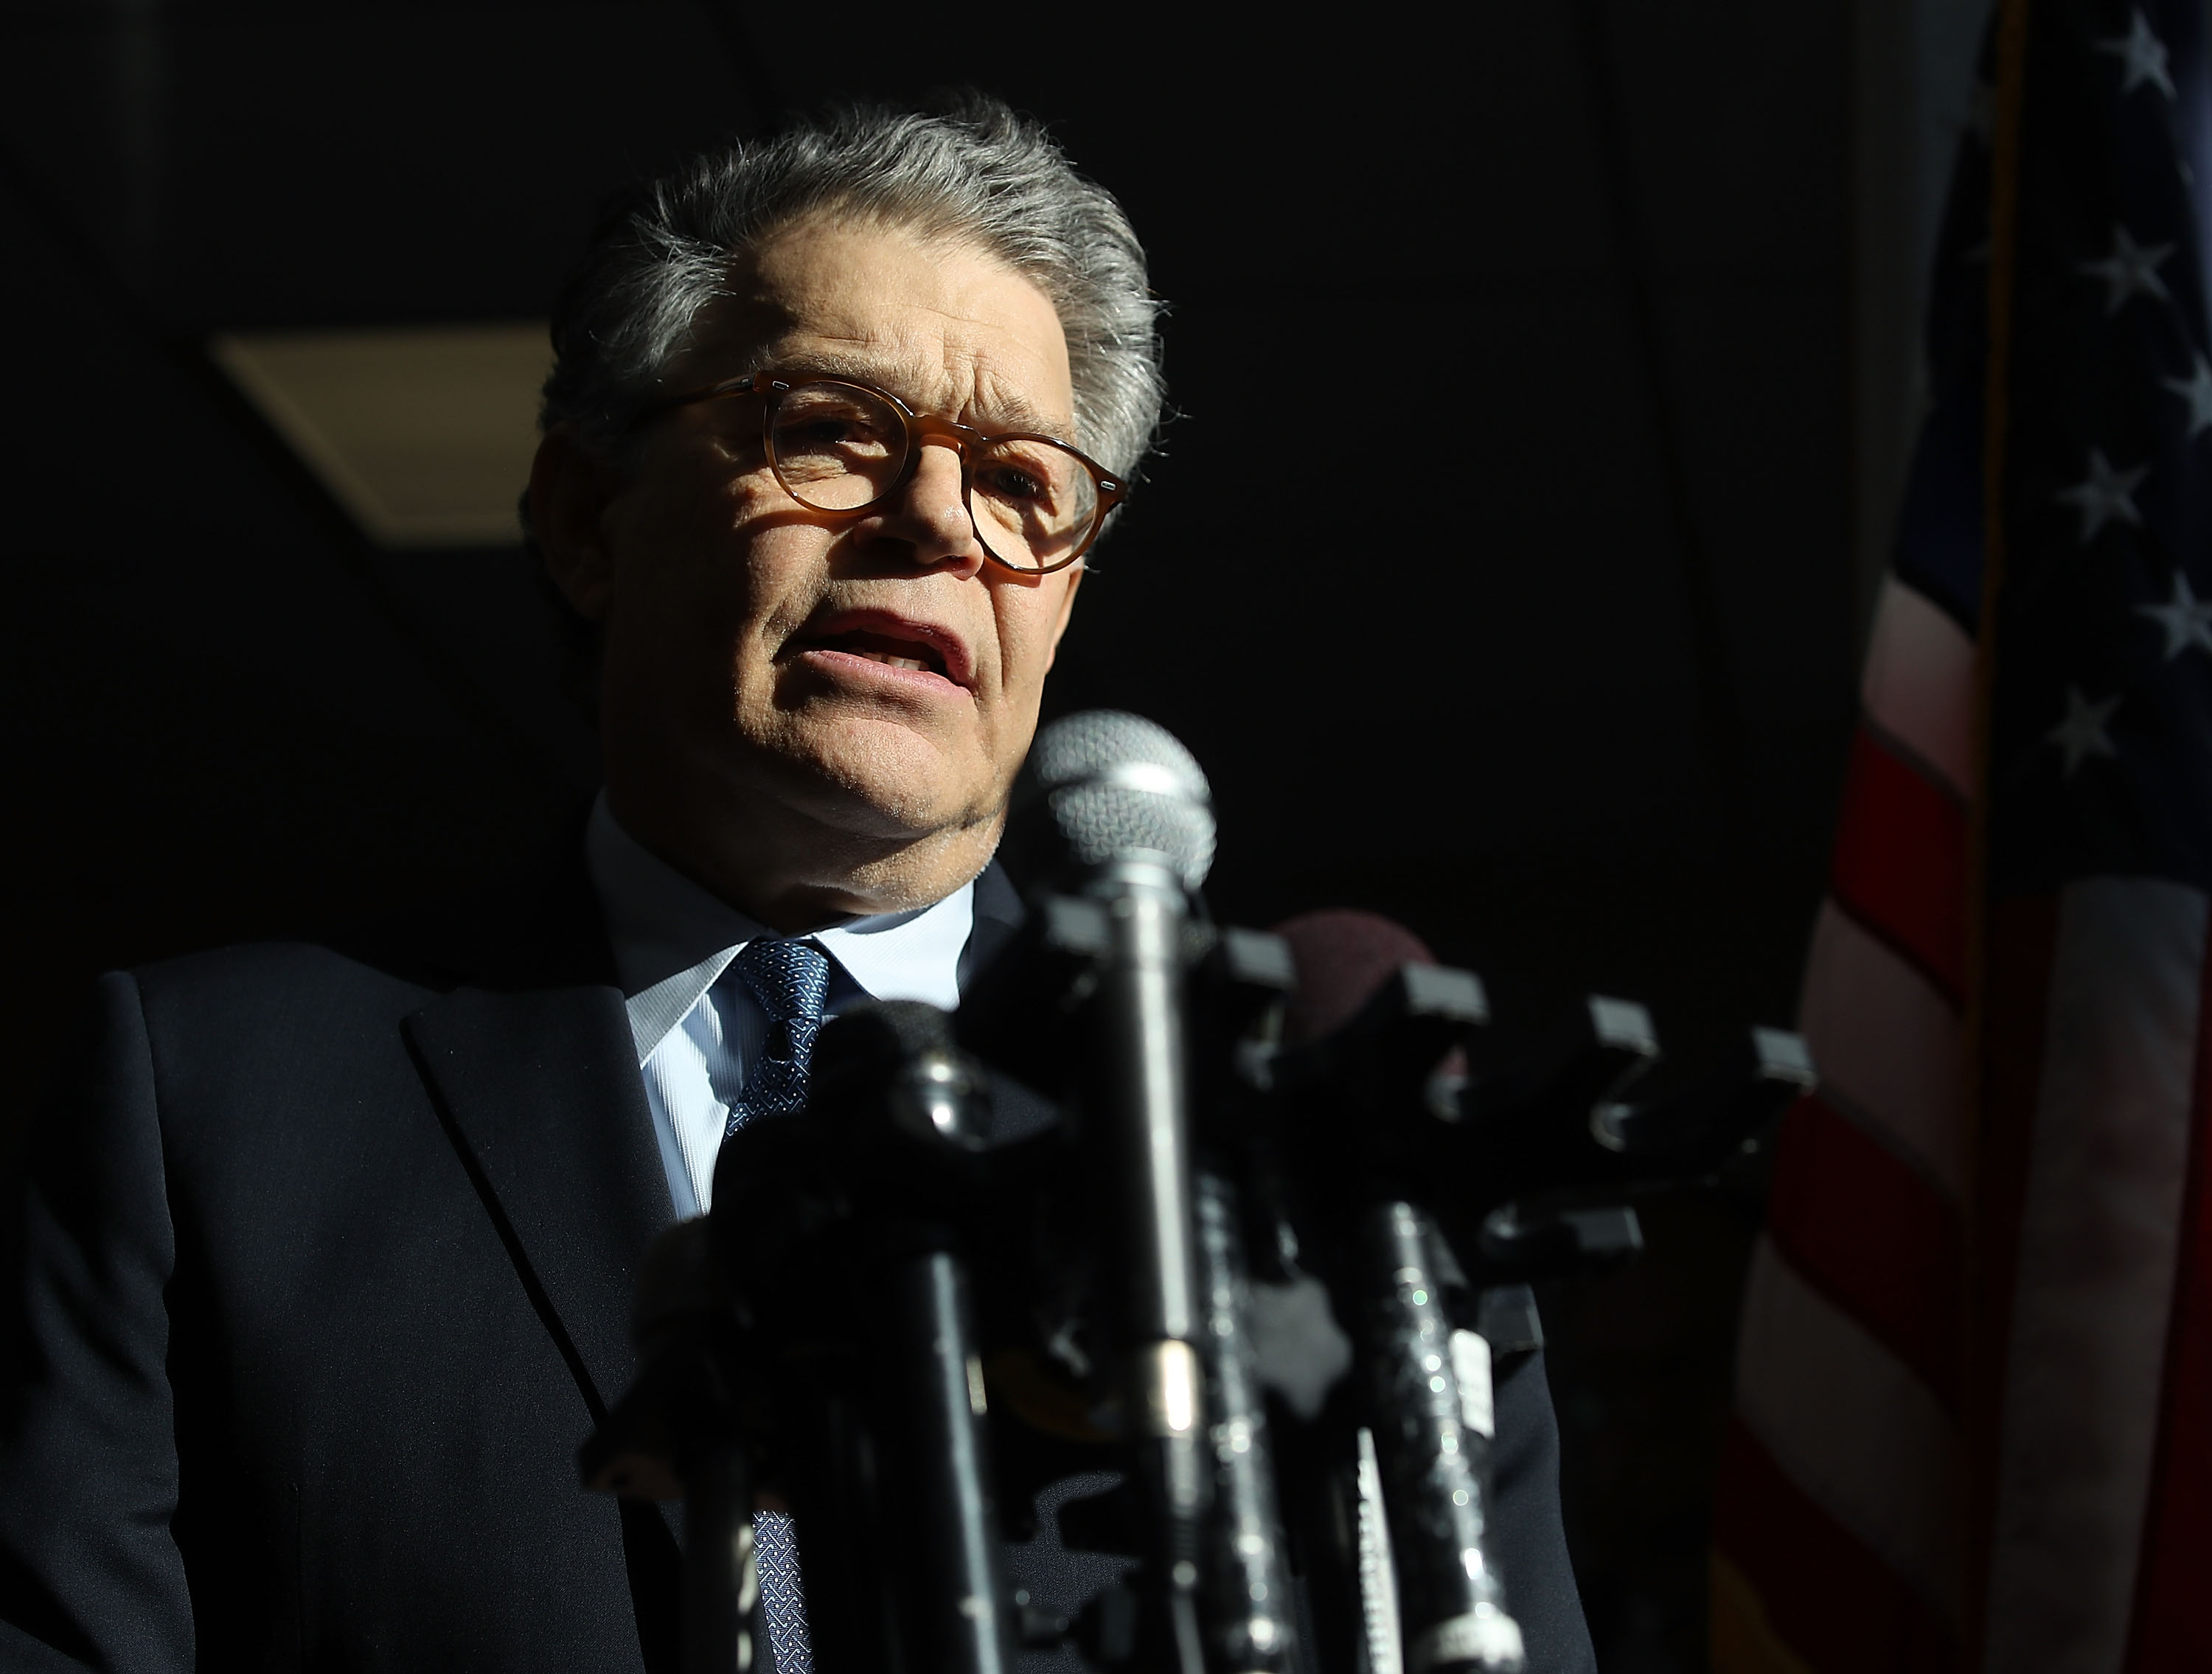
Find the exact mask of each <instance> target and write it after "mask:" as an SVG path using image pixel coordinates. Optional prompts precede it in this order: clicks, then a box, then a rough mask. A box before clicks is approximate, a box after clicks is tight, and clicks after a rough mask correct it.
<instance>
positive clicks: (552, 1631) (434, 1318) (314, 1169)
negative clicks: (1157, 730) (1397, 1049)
mask: <svg viewBox="0 0 2212 1674" xmlns="http://www.w3.org/2000/svg"><path fill="white" fill-rule="evenodd" d="M1019 913H1020V909H1019V906H1018V901H1016V899H1015V897H1014V895H1013V892H1012V889H1010V888H1009V887H1008V886H1007V885H1006V882H1005V881H1004V879H1003V876H1001V875H1000V874H998V873H997V872H996V870H995V869H994V871H993V872H992V873H990V874H987V877H986V881H985V883H984V885H983V886H982V887H981V889H979V895H978V928H977V935H976V942H975V944H974V945H973V946H972V947H971V949H970V953H971V960H970V961H969V962H971V963H972V962H974V960H975V959H976V958H980V957H981V955H984V954H985V953H987V951H988V950H989V949H991V948H992V947H993V946H994V945H995V944H996V942H997V941H998V940H999V939H1002V938H1003V937H1004V936H1005V935H1006V933H1007V932H1008V931H1010V930H1011V928H1012V924H1013V923H1014V922H1015V921H1016V920H1018V917H1019ZM463 968H465V969H466V971H467V972H468V973H469V974H470V975H471V977H472V979H473V980H471V981H469V982H466V983H463V982H460V981H459V980H458V979H459V973H460V971H461V970H462V969H463ZM612 971H613V967H612V960H611V956H610V955H609V953H608V951H607V948H606V944H605V937H604V935H603V933H602V932H601V931H600V930H599V918H598V913H597V911H596V907H595V906H594V904H593V903H592V900H591V898H590V895H589V893H588V886H587V885H586V884H585V883H584V882H583V880H582V878H581V876H580V870H578V871H575V872H574V873H573V874H572V875H571V876H569V877H568V879H567V881H566V882H565V883H563V884H562V886H561V887H560V888H559V889H556V891H555V893H554V896H553V898H552V899H551V900H550V901H549V902H548V903H547V904H545V905H543V906H541V907H539V908H538V910H536V911H535V912H534V913H531V914H529V915H526V918H525V919H524V920H523V921H522V922H520V924H519V925H510V926H509V927H508V929H507V930H506V931H502V932H500V933H497V934H495V935H492V936H490V937H486V938H483V939H480V940H479V941H477V943H475V944H474V945H473V946H472V947H471V948H470V949H469V950H468V951H467V952H466V953H465V955H463V956H459V957H458V958H456V957H452V956H449V957H447V958H445V959H443V960H428V961H426V960H424V959H422V958H421V957H419V956H416V955H410V956H409V957H408V958H407V959H405V960H394V959H392V958H386V957H379V958H376V959H368V958H360V957H349V956H346V955H341V954H339V953H337V952H333V951H331V950H329V949H324V948H319V947H307V946H264V947H251V948H241V949H231V950H228V951H223V952H219V953H213V954H208V955H197V956H194V957H191V958H186V959H181V960H177V961H171V962H168V963H165V964H161V965H156V966H154V967H149V968H147V969H144V970H142V971H138V972H136V973H129V974H117V975H112V976H109V977H107V978H106V979H105V980H103V981H102V983H101V984H100V987H99V991H98V997H97V1005H96V1016H95V1019H94V1028H93V1031H92V1034H91V1037H90V1039H89V1040H88V1042H87V1043H86V1044H84V1045H83V1046H81V1047H80V1048H79V1049H78V1055H77V1056H75V1057H73V1058H71V1060H70V1063H69V1064H68V1066H67V1067H68V1069H69V1071H70V1075H71V1078H72V1079H71V1084H70V1088H69V1090H68V1093H67V1095H66V1096H65V1097H64V1098H63V1099H62V1100H61V1101H58V1104H57V1105H56V1106H55V1107H53V1108H52V1109H51V1110H50V1111H49V1112H48V1113H46V1115H45V1116H44V1118H43V1119H41V1120H40V1121H39V1122H38V1123H37V1124H36V1125H35V1126H34V1128H33V1131H32V1133H31V1135H30V1136H29V1138H28V1140H27V1146H26V1156H25V1164H24V1168H23V1173H22V1180H21V1186H20V1187H19V1188H11V1192H10V1197H9V1219H10V1224H9V1226H8V1227H7V1228H6V1233H7V1236H8V1240H9V1259H10V1262H11V1265H13V1266H14V1267H15V1271H13V1272H11V1273H9V1275H8V1276H7V1280H8V1289H7V1293H6V1295H5V1296H4V1297H0V1329H4V1331H5V1337H4V1339H0V1343H4V1346H3V1347H0V1356H4V1358H0V1670H7V1671H12V1670H18V1669H22V1670H30V1669H81V1668H85V1667H98V1668H106V1669H113V1670H121V1671H140V1670H143V1671H179V1670H184V1669H187V1668H191V1667H193V1666H195V1665H197V1666H198V1667H200V1668H203V1669H210V1670H228V1669H246V1668H271V1669H289V1668H316V1669H379V1670H384V1669H389V1670H394V1671H401V1670H404V1671H410V1674H412V1671H421V1670H428V1669H441V1670H442V1669H471V1670H483V1671H499V1674H506V1671H513V1674H524V1671H528V1674H543V1671H546V1670H553V1669H559V1670H569V1669H579V1670H580V1669H590V1670H593V1671H599V1670H623V1669H638V1668H641V1667H643V1668H647V1669H652V1670H656V1671H657V1670H659V1669H664V1668H670V1667H672V1665H673V1635H674V1632H675V1610H674V1591H675V1586H676V1580H677V1574H678V1554H677V1548H676V1544H675V1541H674V1538H673V1536H672V1534H671V1528H672V1526H673V1524H672V1521H671V1518H670V1517H669V1515H668V1514H667V1513H666V1512H665V1511H664V1510H663V1509H662V1508H658V1507H650V1506H645V1505H641V1504H638V1503H635V1502H617V1501H614V1500H612V1499H609V1498H605V1497H603V1496H600V1495H591V1494H586V1493H585V1492H583V1491H582V1490H581V1489H580V1488H579V1486H578V1483H577V1475H576V1463H575V1459H576V1448H577V1446H578V1444H579V1442H580V1440H582V1439H583V1438H584V1436H585V1435H586V1434H588V1432H589V1431H590V1429H591V1428H592V1424H593V1423H594V1422H595V1421H596V1420H597V1419H598V1418H599V1416H601V1415H602V1414H603V1413H604V1412H605V1410H606V1407H607V1405H608V1404H609V1403H610V1402H611V1401H613V1400H614V1399H616V1398H618V1397H619V1395H620V1394H621V1392H623V1389H624V1388H625V1387H627V1386H628V1385H629V1380H630V1379H631V1376H632V1374H633V1373H634V1371H635V1358H634V1356H633V1353H632V1350H631V1347H630V1343H629V1335H628V1324H629V1311H630V1301H631V1291H632V1286H633V1283H634V1281H635V1277H636V1271H637V1266H638V1263H639V1259H640V1257H641V1254H642V1252H644V1250H645V1247H646V1246H647V1243H648V1242H649V1241H650V1240H651V1239H652V1238H653V1235H654V1234H655V1233H657V1232H658V1231H659V1229H660V1228H662V1227H663V1226H665V1225H666V1224H667V1223H668V1222H669V1221H670V1220H671V1215H672V1211H671V1208H670V1204H669V1196H668V1187H667V1182H666V1178H665V1174H663V1172H662V1166H661V1161H660V1156H659V1149H658V1146H657V1143H656V1142H655V1139H654V1137H653V1128H652V1122H651V1118H650V1115H649V1113H648V1111H647V1105H646V1101H645V1095H644V1092H643V1089H642V1085H641V1080H640V1077H639V1075H638V1072H637V1064H636V1058H635V1049H634V1047H633V1046H632V1043H631V1038H630V1034H629V1022H628V1017H627V1014H626V1013H625V1011H624V1009H623V997H622V994H621V992H620V991H619V989H618V988H617V987H616V986H614V983H613V980H612ZM1537 1359H1538V1361H1540V1360H1541V1357H1537ZM1500 1402H1501V1441H1502V1447H1501V1451H1500V1455H1499V1459H1498V1481H1499V1485H1500V1489H1501V1495H1500V1498H1501V1507H1500V1512H1499V1518H1498V1521H1499V1525H1500V1530H1499V1532H1500V1535H1501V1537H1502V1541H1501V1544H1502V1550H1501V1558H1502V1562H1503V1564H1504V1568H1505V1573H1506V1574H1507V1575H1508V1577H1509V1578H1510V1585H1511V1586H1512V1588H1513V1594H1514V1604H1515V1609H1516V1614H1518V1615H1520V1616H1522V1621H1523V1624H1524V1626H1525V1627H1526V1628H1527V1629H1528V1633H1529V1637H1530V1640H1531V1644H1532V1649H1534V1652H1535V1653H1536V1654H1535V1657H1534V1666H1536V1667H1539V1668H1543V1669H1570V1668H1587V1667H1589V1665H1590V1659H1589V1641H1588V1638H1587V1635H1585V1633H1584V1631H1583V1626H1582V1619H1581V1614H1580V1610H1579V1607H1578V1605H1577V1602H1576V1598H1575V1592H1574V1583H1573V1578H1572V1576H1571V1574H1570V1572H1569V1570H1568V1568H1567V1565H1566V1555H1565V1548H1564V1545H1563V1544H1562V1543H1561V1540H1560V1536H1559V1514H1558V1501H1557V1490H1556V1450H1557V1437H1556V1430H1555V1428H1554V1425H1553V1417H1552V1411H1551V1405H1550V1400H1549V1397H1548V1396H1547V1393H1546V1392H1545V1390H1544V1386H1543V1374H1542V1370H1541V1364H1540V1363H1535V1362H1532V1363H1530V1364H1528V1365H1527V1366H1526V1367H1524V1368H1522V1370H1521V1371H1520V1372H1518V1373H1517V1374H1515V1375H1514V1376H1513V1377H1511V1378H1509V1379H1508V1380H1505V1382H1504V1386H1502V1388H1501V1390H1500ZM1048 1497H1050V1496H1048ZM1053 1520H1054V1519H1052V1518H1051V1517H1050V1516H1049V1515H1048V1516H1047V1517H1046V1518H1045V1519H1043V1522H1044V1527H1043V1528H1042V1531H1041V1532H1040V1537H1039V1539H1038V1540H1037V1541H1036V1543H1034V1544H1031V1545H1030V1546H1028V1547H1025V1548H1023V1549H1020V1550H1017V1551H1016V1552H1015V1553H1014V1554H1013V1564H1014V1568H1015V1570H1016V1573H1017V1574H1018V1576H1019V1577H1020V1578H1021V1579H1022V1580H1024V1582H1025V1583H1026V1584H1028V1585H1029V1586H1030V1588H1031V1590H1032V1591H1033V1592H1036V1594H1038V1596H1039V1601H1040V1602H1043V1603H1057V1604H1062V1605H1066V1604H1072V1603H1073V1602H1074V1601H1076V1600H1078V1599H1079V1598H1081V1597H1082V1596H1084V1595H1085V1593H1086V1592H1088V1591H1089V1590H1091V1589H1093V1588H1095V1587H1096V1586H1097V1585H1099V1584H1100V1583H1101V1581H1102V1580H1103V1579H1104V1578H1106V1577H1108V1576H1110V1575H1111V1574H1113V1573H1114V1572H1115V1568H1116V1567H1117V1566H1116V1565H1115V1564H1114V1562H1112V1561H1111V1560H1108V1559H1103V1558H1100V1557H1097V1556H1093V1555H1088V1554H1081V1553H1066V1552H1063V1551H1061V1550H1059V1547H1058V1543H1057V1540H1056V1539H1055V1538H1054V1528H1053V1526H1052V1525H1053ZM1037 1665H1038V1666H1039V1667H1048V1666H1061V1665H1072V1664H1068V1663H1066V1661H1065V1660H1062V1661H1060V1662H1054V1661H1051V1660H1043V1659H1041V1660H1039V1662H1038V1664H1037Z"/></svg>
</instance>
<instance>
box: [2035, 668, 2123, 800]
mask: <svg viewBox="0 0 2212 1674" xmlns="http://www.w3.org/2000/svg"><path fill="white" fill-rule="evenodd" d="M2118 707H2120V699H2119V694H2118V693H2117V692H2116V693H2114V694H2112V696H2111V697H2108V698H2105V699H2102V700H2100V701H2098V702H2095V703H2092V702H2090V701H2089V700H2088V699H2087V698H2085V697H2083V696H2082V695H2081V688H2080V687H2079V686H2069V687H2068V688H2066V719H2064V720H2063V721H2061V722H2059V723H2058V725H2056V726H2054V727H2052V728H2051V731H2048V732H2046V733H2045V734H2044V735H2043V736H2044V738H2045V741H2046V742H2048V743H2054V744H2056V745H2057V746H2058V749H2059V753H2060V754H2061V755H2063V756H2064V757H2065V758H2066V777H2067V778H2069V779H2071V778H2073V777H2074V770H2075V768H2076V767H2080V766H2081V763H2082V762H2083V761H2086V760H2087V759H2088V758H2089V757H2090V756H2092V755H2118V754H2119V751H2118V750H2117V749H2113V748H2112V737H2111V736H2110V735H2109V734H2107V733H2106V731H2105V723H2106V722H2107V721H2109V720H2110V719H2112V711H2114V710H2115V709H2117V708H2118Z"/></svg>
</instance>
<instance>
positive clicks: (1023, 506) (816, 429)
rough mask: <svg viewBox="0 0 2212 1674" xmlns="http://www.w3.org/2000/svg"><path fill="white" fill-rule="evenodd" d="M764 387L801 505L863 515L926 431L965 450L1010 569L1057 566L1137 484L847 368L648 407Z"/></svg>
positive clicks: (963, 462) (735, 384)
mask: <svg viewBox="0 0 2212 1674" xmlns="http://www.w3.org/2000/svg"><path fill="white" fill-rule="evenodd" d="M736 395H757V396H761V397H764V400H763V403H762V407H761V436H762V440H763V443H764V444H765V445H766V447H767V451H768V463H769V470H773V471H774V472H775V480H776V481H777V482H781V484H782V485H783V488H784V492H785V493H787V494H789V495H790V496H791V497H792V498H793V500H797V501H798V502H799V504H800V505H801V506H806V507H808V508H809V509H811V510H812V511H817V512H829V513H836V514H838V515H841V516H848V517H857V516H859V515H860V513H863V512H866V511H867V510H869V509H870V508H871V507H872V506H878V505H880V504H881V503H882V502H883V501H884V500H888V499H890V497H891V496H892V495H893V494H896V493H898V491H899V490H900V489H901V488H904V487H905V486H906V485H907V483H908V482H909V481H910V480H911V479H912V478H913V476H914V474H915V471H916V470H918V469H919V468H920V467H921V449H922V444H923V442H924V441H925V440H930V439H933V438H939V437H941V438H944V439H945V440H949V441H951V444H952V446H954V447H955V448H957V449H958V450H959V453H960V475H961V487H962V492H963V494H964V495H965V497H966V500H967V504H968V515H969V519H970V520H971V521H972V522H973V523H974V525H975V537H976V539H978V540H979V541H981V543H982V544H983V550H984V552H985V553H986V554H987V555H989V556H990V557H991V558H992V559H994V561H997V562H998V563H1000V564H1002V565H1004V566H1005V567H1006V568H1007V569H1010V570H1014V571H1017V572H1018V573H1021V574H1024V575H1048V574H1050V573H1052V572H1053V571H1054V570H1060V569H1066V567H1068V566H1069V565H1070V564H1072V563H1073V562H1074V561H1076V560H1077V559H1079V558H1080V557H1081V556H1082V555H1084V554H1085V552H1086V551H1088V550H1089V549H1090V547H1091V543H1092V542H1093V541H1095V540H1097V538H1098V531H1099V530H1100V529H1101V528H1103V526H1104V525H1105V522H1106V515H1107V513H1109V512H1111V511H1112V510H1113V509H1114V507H1115V506H1116V505H1117V504H1119V503H1120V501H1121V498H1122V496H1123V495H1124V494H1127V492H1128V489H1127V486H1126V485H1125V484H1124V483H1123V482H1121V480H1120V479H1119V478H1117V477H1115V476H1109V474H1108V473H1107V471H1106V470H1105V468H1104V467H1103V466H1102V465H1100V464H1097V462H1096V461H1095V460H1092V459H1090V458H1085V456H1084V455H1083V454H1080V453H1079V452H1076V451H1075V450H1074V449H1073V448H1072V447H1070V446H1068V445H1067V444H1066V442H1063V441H1060V440H1057V439H1056V438H1054V437H1051V436H1045V435H1038V434H1030V433H1028V432H1015V433H1012V434H1007V435H1000V436H994V435H987V434H985V433H984V432H982V431H981V430H978V429H975V428H974V427H973V426H970V425H965V424H956V423H954V422H952V421H951V419H947V418H934V417H925V416H923V415H920V414H917V413H916V412H915V410H914V409H912V408H910V407H908V405H907V404H906V403H904V402H903V401H901V400H900V399H899V398H898V397H896V396H895V395H893V394H891V393H890V391H887V390H879V389H878V388H877V387H876V386H875V385H872V384H863V383H860V382H858V381H857V380H855V379H849V378H812V379H807V380H805V382H803V383H798V384H791V383H786V382H785V381H784V380H783V379H780V378H778V377H776V376H775V374H774V373H766V372H756V373H747V374H746V375H745V376H744V377H743V378H732V379H726V380H725V381H724V382H722V383H720V384H715V385H710V386H709V387H708V388H706V389H703V390H695V391H692V392H691V393H690V394H689V395H679V396H676V397H671V399H669V400H667V401H665V402H661V403H658V404H657V405H656V406H654V407H653V409H650V410H649V412H648V413H647V416H648V417H651V416H654V415H658V414H659V413H663V412H666V411H669V410H671V409H675V408H678V407H690V406H695V405H696V404H697V403H701V402H704V401H720V400H721V399H723V398H724V397H728V396H736Z"/></svg>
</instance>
